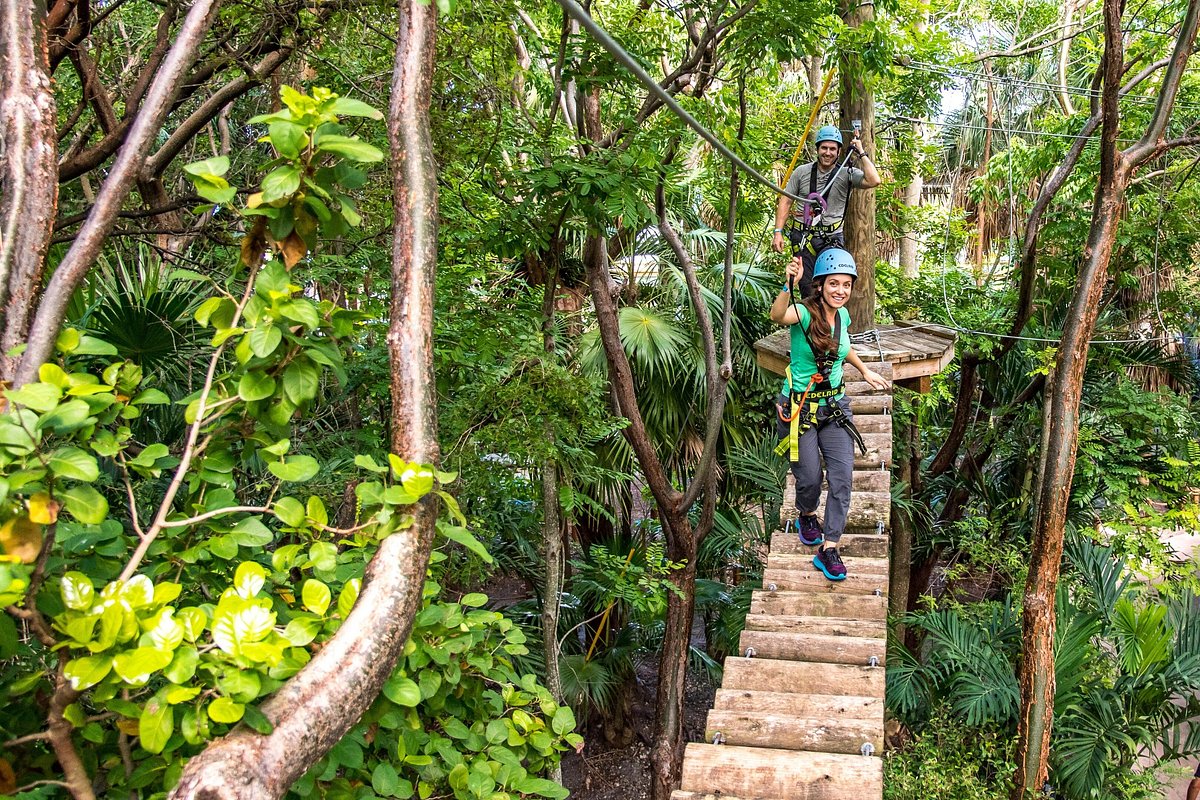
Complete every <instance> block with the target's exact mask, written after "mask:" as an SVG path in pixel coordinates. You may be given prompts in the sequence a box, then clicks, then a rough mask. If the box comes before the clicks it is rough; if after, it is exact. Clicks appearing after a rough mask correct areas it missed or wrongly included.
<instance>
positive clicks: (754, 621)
mask: <svg viewBox="0 0 1200 800" xmlns="http://www.w3.org/2000/svg"><path fill="white" fill-rule="evenodd" d="M745 630H748V631H769V632H772V633H820V634H823V635H825V636H864V637H868V638H876V639H881V638H883V637H885V636H886V635H887V621H886V620H882V619H842V618H841V617H808V616H803V615H799V614H797V615H792V616H778V617H777V616H774V615H772V614H747V615H746V627H745Z"/></svg>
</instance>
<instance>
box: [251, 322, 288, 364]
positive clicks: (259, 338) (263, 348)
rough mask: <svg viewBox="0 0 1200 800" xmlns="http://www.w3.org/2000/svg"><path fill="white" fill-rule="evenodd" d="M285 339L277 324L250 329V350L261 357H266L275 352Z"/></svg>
mask: <svg viewBox="0 0 1200 800" xmlns="http://www.w3.org/2000/svg"><path fill="white" fill-rule="evenodd" d="M282 341H283V333H282V332H281V331H280V330H279V328H278V327H277V326H275V325H270V326H267V327H264V328H255V329H254V330H252V331H250V352H251V353H254V355H256V356H258V357H259V358H266V357H267V356H269V355H271V353H274V352H275V348H277V347H279V343H280V342H282Z"/></svg>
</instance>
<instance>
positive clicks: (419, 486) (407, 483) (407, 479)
mask: <svg viewBox="0 0 1200 800" xmlns="http://www.w3.org/2000/svg"><path fill="white" fill-rule="evenodd" d="M400 484H401V485H402V486H403V487H404V488H405V489H407V490H408V491H409V492H410V493H411V494H415V495H416V496H417V497H424V496H425V495H426V494H428V493H429V490H430V489H432V488H433V470H432V469H430V468H429V467H425V466H418V465H416V464H409V465H408V467H407V469H405V470H404V471H403V472H401V473H400Z"/></svg>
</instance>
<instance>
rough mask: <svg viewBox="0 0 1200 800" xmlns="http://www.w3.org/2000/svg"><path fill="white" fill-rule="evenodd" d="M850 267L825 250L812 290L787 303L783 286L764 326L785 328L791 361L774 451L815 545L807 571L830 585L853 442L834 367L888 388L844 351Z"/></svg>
mask: <svg viewBox="0 0 1200 800" xmlns="http://www.w3.org/2000/svg"><path fill="white" fill-rule="evenodd" d="M803 269H804V266H803V263H802V262H801V260H800V259H799V258H793V259H792V262H791V263H790V264H788V267H787V276H788V285H789V286H791V285H792V284H794V282H795V281H796V280H798V279H799V277H800V275H801V274H802V271H803ZM857 277H858V269H857V268H856V267H855V265H854V257H853V256H851V255H850V254H849V253H848V252H846V251H845V250H841V249H839V248H830V249H828V250H825V251H823V252H822V253H821V254H820V255H819V256H817V260H816V263H815V264H814V267H813V291H812V294H811V295H810V296H809V297H806V298H805V299H804V301H803V302H802V303H799V304H797V303H796V302H795V300H794V299H793V298H792V296H791V293H790V291H789V289H788V286H785V287H784V288H783V289H782V290H781V291H780V292H779V296H778V297H776V298H775V302H774V303H772V304H771V321H772V322H775V323H777V324H780V325H790V326H791V327H792V360H791V366H789V367H788V375H787V379H786V380H785V381H784V385H783V393H782V395H780V397H779V398H778V399H777V401H776V405H777V406H778V410H779V419H780V423H779V425H778V428H779V435H780V436H781V437H783V440H784V441H783V442H781V444H780V447H779V450H777V451H776V452H787V453H788V454H789V459H790V461H791V464H792V475H794V476H795V478H796V510H797V511H798V512H799V514H800V517H799V520H798V527H799V531H800V541H801V542H803V543H804V544H806V545H808V546H810V547H812V546H816V545H820V549H819V550H818V551H817V553H816V555H814V556H813V566H814V567H816V568H817V569H819V570H820V571H821V572H823V573H824V574H825V577H826V578H828V579H829V580H831V581H841V580H845V579H846V567H845V565H844V564H843V563H842V559H841V556H840V555H838V551H837V543H838V541H840V540H841V538H842V533H843V532H844V531H845V528H846V516H847V515H848V514H849V512H850V486H851V483H852V481H853V478H854V444H855V442H859V443H860V446H861V441H862V440H861V437H860V436H859V435H858V431H857V429H855V428H854V422H853V418H854V415H853V414H852V413H851V412H850V401H849V400H848V399H847V398H846V395H845V392H844V390H843V387H842V365H843V363H844V362H846V361H849V362H850V364H851V365H852V366H853V367H854V368H855V369H857V370H858V371H859V372H861V373H862V376H863V378H864V379H865V380H866V381H867V383H869V384H871V385H872V386H874V387H875V388H876V389H887V388H888V387H889V386H890V383H889V382H888V381H887V380H885V379H883V378H881V377H880V376H879V375H878V374H876V373H875V372H874V371H872V370H871V369H868V368H867V366H866V365H865V364H863V362H862V359H860V358H859V357H858V354H857V353H856V352H854V348H853V347H851V346H850V314H849V312H848V311H847V310H846V303H847V302H849V300H850V293H851V292H852V291H853V289H854V281H855V279H856V278H857ZM818 450H819V451H820V455H821V456H824V458H825V470H826V473H827V475H826V477H827V478H828V480H829V497H828V498H827V501H826V503H825V526H824V528H822V526H821V523H820V522H819V521H818V520H817V503H818V500H819V499H820V496H821V483H822V480H821V459H820V458H819V457H818Z"/></svg>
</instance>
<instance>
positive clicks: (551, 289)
mask: <svg viewBox="0 0 1200 800" xmlns="http://www.w3.org/2000/svg"><path fill="white" fill-rule="evenodd" d="M552 257H553V258H555V259H556V261H555V265H554V266H553V267H552V268H551V269H550V270H549V275H548V276H547V280H546V288H545V294H544V295H543V296H542V349H543V350H544V351H545V353H546V358H547V359H556V358H557V357H558V354H557V350H558V344H557V342H556V341H555V337H554V298H555V295H556V294H557V291H558V273H559V270H558V262H557V259H558V253H557V252H555V253H554V254H553V256H552ZM545 434H546V440H547V444H548V445H549V446H550V449H551V450H554V449H555V434H554V428H553V426H551V425H550V424H549V423H547V424H546V426H545ZM542 558H543V559H544V560H545V562H546V581H545V585H544V586H543V587H542V653H543V655H544V656H545V661H546V689H548V690H549V692H550V694H551V695H553V697H554V699H555V700H556V701H557V702H559V703H561V702H562V701H563V693H562V676H561V674H560V673H559V669H558V658H559V647H558V617H559V611H560V610H561V606H562V590H563V569H564V566H565V563H564V557H563V535H562V509H561V507H560V505H559V501H558V462H557V461H555V460H554V458H547V459H546V460H545V461H543V462H542ZM549 777H550V779H551V780H553V781H557V782H559V783H562V764H561V763H560V764H555V765H554V769H553V770H552V771H551V773H550V776H549Z"/></svg>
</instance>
